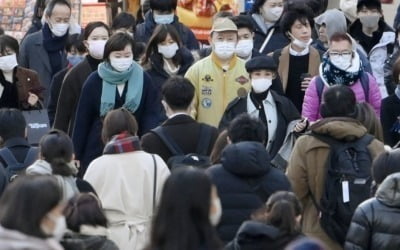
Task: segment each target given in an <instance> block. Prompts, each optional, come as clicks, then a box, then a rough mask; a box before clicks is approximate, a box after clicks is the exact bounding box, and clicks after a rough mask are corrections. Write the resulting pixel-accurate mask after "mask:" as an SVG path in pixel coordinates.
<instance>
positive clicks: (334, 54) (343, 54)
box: [329, 51, 353, 56]
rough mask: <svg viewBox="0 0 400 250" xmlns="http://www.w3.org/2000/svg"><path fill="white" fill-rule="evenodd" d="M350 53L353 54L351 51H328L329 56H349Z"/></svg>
mask: <svg viewBox="0 0 400 250" xmlns="http://www.w3.org/2000/svg"><path fill="white" fill-rule="evenodd" d="M352 54H353V52H351V51H342V52H338V51H331V52H329V55H330V56H351V55H352Z"/></svg>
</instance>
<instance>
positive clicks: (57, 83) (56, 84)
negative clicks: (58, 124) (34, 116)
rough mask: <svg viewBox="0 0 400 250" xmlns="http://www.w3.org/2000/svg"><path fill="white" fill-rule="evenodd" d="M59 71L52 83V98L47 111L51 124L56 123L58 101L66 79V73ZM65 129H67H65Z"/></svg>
mask: <svg viewBox="0 0 400 250" xmlns="http://www.w3.org/2000/svg"><path fill="white" fill-rule="evenodd" d="M62 72H63V71H61V72H60V73H61V74H60V73H57V74H56V75H55V76H54V77H53V80H52V81H51V83H50V100H49V104H48V106H47V112H48V114H49V120H50V125H51V126H53V124H54V118H55V115H56V110H57V102H58V97H59V95H60V89H61V85H62V83H63V80H64V76H65V73H62ZM63 131H65V130H63Z"/></svg>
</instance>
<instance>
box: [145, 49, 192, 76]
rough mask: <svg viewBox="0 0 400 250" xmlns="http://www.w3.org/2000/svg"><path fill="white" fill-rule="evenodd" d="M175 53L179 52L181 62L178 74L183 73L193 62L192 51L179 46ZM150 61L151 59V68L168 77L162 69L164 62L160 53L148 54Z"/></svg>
mask: <svg viewBox="0 0 400 250" xmlns="http://www.w3.org/2000/svg"><path fill="white" fill-rule="evenodd" d="M176 53H180V54H181V56H182V63H181V67H180V68H179V71H178V74H182V75H183V74H184V73H186V71H187V70H188V69H189V67H190V66H191V65H192V64H193V62H194V58H193V55H192V53H191V52H190V50H188V49H187V48H186V47H183V46H182V47H181V48H179V50H178V51H177V52H176ZM150 61H151V66H152V68H153V69H154V70H155V71H157V72H158V73H160V74H162V75H164V76H166V77H169V75H168V73H167V72H165V70H164V67H163V65H164V62H163V59H162V56H161V55H158V53H157V54H156V53H153V54H152V55H151V56H150Z"/></svg>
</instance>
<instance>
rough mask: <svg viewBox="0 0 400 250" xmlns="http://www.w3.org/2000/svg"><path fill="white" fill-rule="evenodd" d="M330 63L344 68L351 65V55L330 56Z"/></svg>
mask: <svg viewBox="0 0 400 250" xmlns="http://www.w3.org/2000/svg"><path fill="white" fill-rule="evenodd" d="M329 59H330V60H331V62H332V64H333V65H335V66H336V67H338V68H339V69H341V70H346V69H348V68H350V66H351V59H352V55H341V56H330V57H329Z"/></svg>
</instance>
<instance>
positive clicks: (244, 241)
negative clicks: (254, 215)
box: [225, 221, 302, 250]
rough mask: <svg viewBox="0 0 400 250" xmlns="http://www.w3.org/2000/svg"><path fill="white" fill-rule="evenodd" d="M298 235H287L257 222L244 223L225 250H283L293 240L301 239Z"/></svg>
mask: <svg viewBox="0 0 400 250" xmlns="http://www.w3.org/2000/svg"><path fill="white" fill-rule="evenodd" d="M301 237H302V235H301V234H300V233H293V234H289V233H286V232H283V231H281V230H280V229H279V228H276V227H274V226H272V225H268V224H265V223H262V222H258V221H246V222H244V223H243V224H242V225H241V226H240V228H239V230H238V232H237V233H236V237H235V239H234V240H233V241H231V242H230V243H229V244H228V245H227V246H226V247H225V249H226V250H236V249H240V250H259V249H263V250H283V249H285V247H286V246H287V245H288V244H289V243H291V242H292V241H294V240H297V239H299V238H301Z"/></svg>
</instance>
